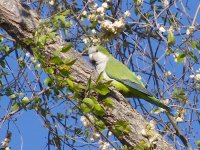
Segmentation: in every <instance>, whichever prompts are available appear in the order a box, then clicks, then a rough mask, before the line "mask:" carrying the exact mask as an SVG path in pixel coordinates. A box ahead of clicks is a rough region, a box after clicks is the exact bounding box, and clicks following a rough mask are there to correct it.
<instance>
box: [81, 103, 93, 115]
mask: <svg viewBox="0 0 200 150" xmlns="http://www.w3.org/2000/svg"><path fill="white" fill-rule="evenodd" d="M80 108H81V110H82V111H83V112H84V113H89V112H91V108H90V107H88V105H86V104H85V103H82V104H81V106H80Z"/></svg>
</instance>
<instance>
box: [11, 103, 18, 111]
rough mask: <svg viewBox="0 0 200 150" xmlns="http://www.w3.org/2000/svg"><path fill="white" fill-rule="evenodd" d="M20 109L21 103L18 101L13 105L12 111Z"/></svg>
mask: <svg viewBox="0 0 200 150" xmlns="http://www.w3.org/2000/svg"><path fill="white" fill-rule="evenodd" d="M18 109H19V104H18V103H17V102H16V103H14V104H13V105H12V107H11V111H17V110H18Z"/></svg>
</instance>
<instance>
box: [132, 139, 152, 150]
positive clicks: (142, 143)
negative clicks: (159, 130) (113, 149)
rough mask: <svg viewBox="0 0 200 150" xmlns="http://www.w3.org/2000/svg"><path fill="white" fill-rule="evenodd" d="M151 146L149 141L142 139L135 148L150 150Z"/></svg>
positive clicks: (137, 149) (135, 149)
mask: <svg viewBox="0 0 200 150" xmlns="http://www.w3.org/2000/svg"><path fill="white" fill-rule="evenodd" d="M150 149H151V148H150V146H148V144H147V142H146V141H144V140H142V141H140V142H139V143H138V144H137V145H136V146H135V147H134V150H150Z"/></svg>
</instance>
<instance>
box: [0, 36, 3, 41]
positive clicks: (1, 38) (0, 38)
mask: <svg viewBox="0 0 200 150" xmlns="http://www.w3.org/2000/svg"><path fill="white" fill-rule="evenodd" d="M2 41H3V37H2V36H1V35H0V43H1V42H2Z"/></svg>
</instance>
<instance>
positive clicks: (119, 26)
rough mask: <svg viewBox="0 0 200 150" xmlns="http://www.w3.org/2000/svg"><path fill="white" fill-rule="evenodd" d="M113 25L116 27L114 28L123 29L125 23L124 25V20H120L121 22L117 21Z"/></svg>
mask: <svg viewBox="0 0 200 150" xmlns="http://www.w3.org/2000/svg"><path fill="white" fill-rule="evenodd" d="M113 25H114V27H116V28H119V29H121V28H123V27H124V26H125V23H124V21H123V19H119V20H116V21H115V22H114V23H113Z"/></svg>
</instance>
